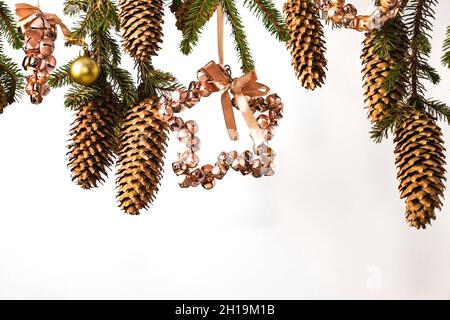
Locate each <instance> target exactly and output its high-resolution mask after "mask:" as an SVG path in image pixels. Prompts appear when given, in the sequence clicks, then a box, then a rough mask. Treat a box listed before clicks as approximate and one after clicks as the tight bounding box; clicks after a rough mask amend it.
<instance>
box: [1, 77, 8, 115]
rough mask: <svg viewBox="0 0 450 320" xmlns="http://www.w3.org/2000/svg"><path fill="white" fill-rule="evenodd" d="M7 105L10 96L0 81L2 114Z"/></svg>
mask: <svg viewBox="0 0 450 320" xmlns="http://www.w3.org/2000/svg"><path fill="white" fill-rule="evenodd" d="M7 106H8V97H7V96H6V91H5V88H4V87H3V85H2V84H1V83H0V114H2V113H3V111H4V110H5V108H6V107H7Z"/></svg>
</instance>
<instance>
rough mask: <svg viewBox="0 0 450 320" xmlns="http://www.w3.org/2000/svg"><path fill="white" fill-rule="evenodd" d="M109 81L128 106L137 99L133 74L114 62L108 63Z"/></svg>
mask: <svg viewBox="0 0 450 320" xmlns="http://www.w3.org/2000/svg"><path fill="white" fill-rule="evenodd" d="M106 70H107V74H108V82H110V83H111V86H112V87H113V89H114V92H118V93H120V94H119V97H120V99H121V101H122V103H123V104H124V106H126V107H130V106H132V105H133V104H134V103H135V102H136V100H137V93H136V88H135V86H134V82H133V78H132V76H131V74H130V73H129V72H128V71H126V70H124V69H121V68H119V67H118V66H116V65H113V64H106Z"/></svg>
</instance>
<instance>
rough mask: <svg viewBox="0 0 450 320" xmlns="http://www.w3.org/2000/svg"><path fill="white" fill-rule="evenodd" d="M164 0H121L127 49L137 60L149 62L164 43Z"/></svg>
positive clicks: (121, 14)
mask: <svg viewBox="0 0 450 320" xmlns="http://www.w3.org/2000/svg"><path fill="white" fill-rule="evenodd" d="M163 5H164V1H163V0H120V15H119V18H120V21H121V26H120V27H121V29H122V30H123V39H124V47H125V50H126V51H127V52H128V53H129V54H130V56H131V57H132V58H134V59H135V60H136V61H142V62H148V61H150V60H151V58H152V56H156V55H157V51H159V49H160V46H159V45H160V44H161V43H162V38H163V31H162V24H163V17H164V7H163Z"/></svg>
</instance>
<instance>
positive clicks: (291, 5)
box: [283, 0, 327, 90]
mask: <svg viewBox="0 0 450 320" xmlns="http://www.w3.org/2000/svg"><path fill="white" fill-rule="evenodd" d="M283 11H284V15H285V20H286V25H287V28H288V29H289V33H290V36H291V38H290V40H289V41H288V48H289V49H290V51H291V55H292V66H293V67H294V69H295V73H296V75H297V78H298V79H299V80H300V82H301V84H302V86H303V87H305V88H306V89H309V90H314V89H315V88H316V87H320V86H321V85H322V84H323V83H324V79H325V70H326V65H327V60H326V59H325V50H326V49H325V40H324V38H323V27H322V23H321V22H320V20H319V11H318V8H317V6H316V4H315V3H314V1H312V0H287V1H286V2H285V4H284V6H283Z"/></svg>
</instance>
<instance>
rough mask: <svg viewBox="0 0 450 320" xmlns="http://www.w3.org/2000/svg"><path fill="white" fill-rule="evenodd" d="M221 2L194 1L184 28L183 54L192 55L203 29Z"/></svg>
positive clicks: (215, 0) (181, 48) (213, 0)
mask: <svg viewBox="0 0 450 320" xmlns="http://www.w3.org/2000/svg"><path fill="white" fill-rule="evenodd" d="M218 1H219V0H193V2H192V4H191V5H190V7H189V9H188V13H187V17H186V22H185V26H184V28H183V39H182V40H181V43H180V50H181V52H182V53H183V54H186V55H187V54H190V53H191V52H192V49H193V47H194V46H195V45H196V44H197V42H198V40H199V38H200V35H201V32H202V29H203V27H204V26H205V24H206V23H207V22H208V20H209V18H210V17H211V15H210V13H211V11H212V10H214V9H215V8H217V4H218Z"/></svg>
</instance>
